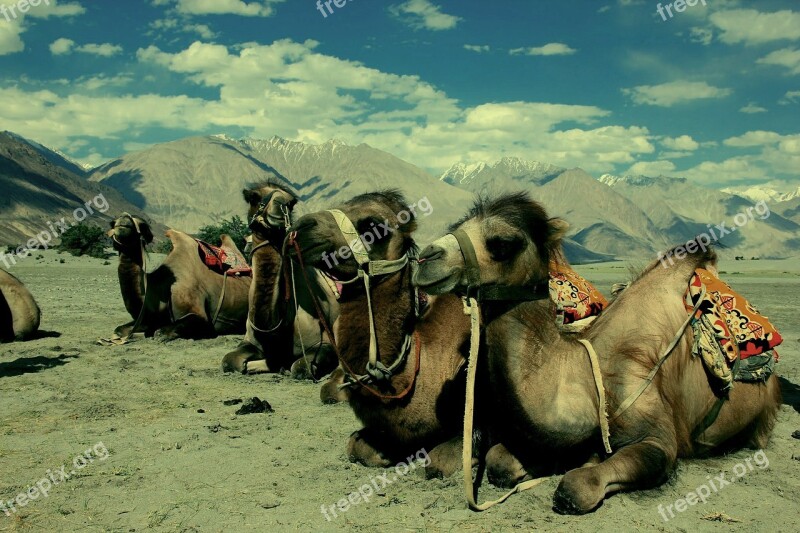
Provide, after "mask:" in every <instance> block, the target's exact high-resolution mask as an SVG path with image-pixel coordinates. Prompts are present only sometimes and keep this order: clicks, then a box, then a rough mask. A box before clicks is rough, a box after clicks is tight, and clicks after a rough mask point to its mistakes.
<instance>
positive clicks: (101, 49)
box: [50, 37, 122, 57]
mask: <svg viewBox="0 0 800 533" xmlns="http://www.w3.org/2000/svg"><path fill="white" fill-rule="evenodd" d="M72 52H81V53H84V54H91V55H96V56H102V57H112V56H115V55H117V54H119V53H121V52H122V47H121V46H119V45H116V44H111V43H103V44H91V43H90V44H83V45H80V46H76V43H75V41H73V40H72V39H65V38H63V37H62V38H60V39H56V40H55V41H53V42H52V43H50V53H51V54H53V55H54V56H60V55H66V54H71V53H72Z"/></svg>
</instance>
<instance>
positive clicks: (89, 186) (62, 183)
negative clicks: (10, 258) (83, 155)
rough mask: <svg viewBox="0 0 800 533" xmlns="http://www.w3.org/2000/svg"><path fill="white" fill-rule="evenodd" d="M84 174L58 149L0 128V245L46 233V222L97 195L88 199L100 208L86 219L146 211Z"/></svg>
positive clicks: (103, 220) (68, 216) (104, 220)
mask: <svg viewBox="0 0 800 533" xmlns="http://www.w3.org/2000/svg"><path fill="white" fill-rule="evenodd" d="M86 177H87V174H86V171H85V169H84V168H83V167H82V166H80V165H79V164H77V163H75V162H73V161H71V160H69V159H68V158H67V157H66V156H64V155H63V154H60V153H58V152H55V151H53V150H50V149H49V148H46V147H44V146H42V145H41V144H39V143H36V142H33V141H29V140H27V139H24V138H23V137H20V136H19V135H16V134H14V133H11V132H0V190H1V191H2V196H0V245H11V246H14V247H18V246H20V245H23V244H25V243H26V242H27V241H28V239H30V238H31V237H33V236H35V235H36V234H38V233H40V232H43V231H50V232H51V233H52V230H50V227H51V223H53V224H55V223H57V222H58V221H60V220H61V218H64V219H65V221H66V222H68V223H70V224H73V223H75V210H76V209H79V208H83V209H84V210H85V208H86V203H87V202H93V200H94V199H95V198H98V197H99V195H102V196H103V197H104V198H105V202H103V201H101V200H98V201H97V202H93V203H92V204H91V205H92V206H99V207H100V209H103V210H105V211H106V212H105V213H103V212H101V210H100V209H96V208H95V207H93V209H92V210H93V211H94V213H92V214H91V216H89V217H88V218H87V219H86V222H87V223H88V224H94V225H98V226H103V227H107V226H108V222H109V220H111V217H113V216H116V215H117V214H119V213H121V212H123V211H127V212H130V213H132V214H135V215H138V216H146V215H145V213H144V212H143V211H142V210H140V209H139V208H137V207H136V206H134V205H132V204H131V203H130V202H128V201H127V200H126V199H125V198H124V196H123V195H122V194H121V193H120V192H119V191H117V190H116V189H113V188H111V187H108V186H106V185H103V184H100V183H93V182H90V181H88V180H87V179H86ZM106 203H107V207H103V206H104V205H105V204H106ZM79 215H80V216H83V215H82V214H79ZM54 227H56V228H58V226H54ZM155 229H156V230H159V229H161V226H156V228H155ZM56 231H61V230H60V229H57V230H56Z"/></svg>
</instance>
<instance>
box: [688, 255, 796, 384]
mask: <svg viewBox="0 0 800 533" xmlns="http://www.w3.org/2000/svg"><path fill="white" fill-rule="evenodd" d="M703 289H705V295H703ZM701 297H702V301H701ZM698 302H700V304H699V307H698V308H697V311H696V312H695V314H694V318H693V319H692V328H693V331H694V345H693V353H694V355H695V356H698V357H701V358H702V359H703V362H704V363H705V365H706V368H707V369H708V371H709V373H710V374H711V375H713V376H715V377H716V378H717V379H718V380H719V381H720V383H719V385H720V386H721V389H722V390H723V391H726V390H728V389H730V388H731V387H732V386H733V382H734V381H747V382H754V381H766V379H767V378H769V376H770V375H772V372H773V371H774V368H775V363H776V362H777V361H778V353H777V352H776V351H775V350H774V348H775V347H777V346H778V345H780V344H781V342H783V338H781V335H780V333H778V331H777V330H776V329H775V326H773V325H772V323H770V321H769V319H768V318H767V317H765V316H764V315H762V314H761V313H759V312H758V309H756V308H755V307H754V306H753V305H751V304H750V302H748V301H747V299H745V298H744V297H743V296H741V295H740V294H739V293H737V292H736V291H734V290H733V289H731V287H730V286H729V285H728V284H727V283H725V282H724V281H722V280H721V279H719V278H718V277H717V276H716V275H714V274H713V273H712V272H710V271H708V270H705V269H702V268H698V269H697V270H696V271H695V274H694V275H693V276H692V279H691V281H690V282H689V288H688V289H687V291H686V300H685V305H686V309H687V311H688V312H689V313H691V312H692V310H693V309H694V308H695V306H697V304H698Z"/></svg>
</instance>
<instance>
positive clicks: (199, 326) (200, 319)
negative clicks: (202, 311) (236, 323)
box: [155, 314, 216, 342]
mask: <svg viewBox="0 0 800 533" xmlns="http://www.w3.org/2000/svg"><path fill="white" fill-rule="evenodd" d="M155 336H156V337H157V338H158V340H160V341H162V342H170V341H174V340H175V339H191V340H200V339H213V338H214V337H215V336H216V332H215V331H214V328H212V327H211V324H209V323H208V320H206V319H205V315H197V314H187V315H184V316H183V318H180V319H178V320H177V321H176V322H175V323H174V324H170V325H169V326H164V327H163V328H161V329H159V330H158V331H156V333H155Z"/></svg>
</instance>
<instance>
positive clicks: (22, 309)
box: [0, 269, 41, 342]
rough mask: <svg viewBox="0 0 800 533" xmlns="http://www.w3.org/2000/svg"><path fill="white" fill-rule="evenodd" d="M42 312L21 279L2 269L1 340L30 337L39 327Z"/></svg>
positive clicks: (0, 276)
mask: <svg viewBox="0 0 800 533" xmlns="http://www.w3.org/2000/svg"><path fill="white" fill-rule="evenodd" d="M40 318H41V313H40V311H39V306H38V305H36V300H34V299H33V295H32V294H31V293H30V291H29V290H28V289H27V288H26V287H25V285H23V284H22V282H21V281H20V280H18V279H17V278H16V277H14V276H12V275H11V274H9V273H8V272H6V271H5V270H2V269H0V342H12V341H22V340H26V339H29V338H30V337H31V336H32V335H34V334H35V333H36V332H37V331H38V329H39V321H40Z"/></svg>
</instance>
